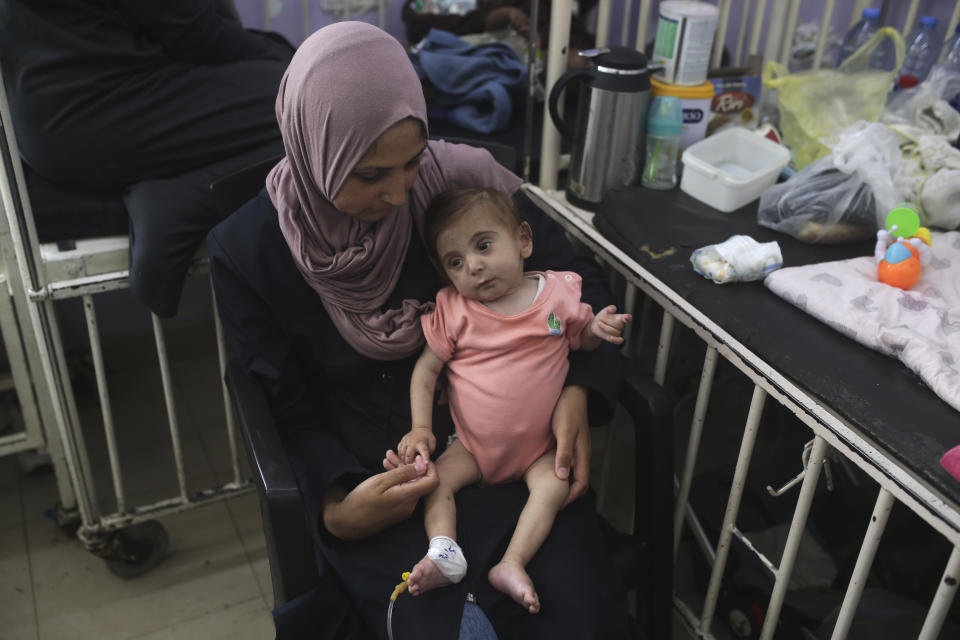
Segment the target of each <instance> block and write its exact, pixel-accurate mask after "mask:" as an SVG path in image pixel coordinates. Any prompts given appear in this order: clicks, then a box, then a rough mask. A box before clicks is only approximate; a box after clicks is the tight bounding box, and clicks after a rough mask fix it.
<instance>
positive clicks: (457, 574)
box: [427, 536, 467, 584]
mask: <svg viewBox="0 0 960 640" xmlns="http://www.w3.org/2000/svg"><path fill="white" fill-rule="evenodd" d="M427 557H428V558H430V559H431V560H433V563H434V564H435V565H437V568H438V569H440V573H442V574H443V575H444V577H446V578H447V580H449V581H450V582H452V583H454V584H456V583H458V582H460V581H461V580H463V576H465V575H467V559H466V558H464V557H463V550H462V549H461V548H460V545H458V544H457V543H456V542H454V541H453V539H452V538H448V537H447V536H437V537H436V538H432V539H431V540H430V548H429V549H427Z"/></svg>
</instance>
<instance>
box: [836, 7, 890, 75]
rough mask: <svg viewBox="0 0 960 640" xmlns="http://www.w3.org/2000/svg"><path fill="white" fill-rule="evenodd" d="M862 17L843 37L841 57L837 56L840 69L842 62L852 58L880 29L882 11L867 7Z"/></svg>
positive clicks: (871, 60) (871, 63) (871, 62)
mask: <svg viewBox="0 0 960 640" xmlns="http://www.w3.org/2000/svg"><path fill="white" fill-rule="evenodd" d="M860 15H861V16H862V17H861V18H860V19H859V20H858V21H857V22H856V23H854V25H853V26H852V27H850V29H849V30H848V31H847V33H846V34H844V36H843V43H842V44H841V45H840V55H838V56H837V66H838V67H839V66H840V63H841V62H843V61H844V60H846V59H847V58H849V57H850V56H852V55H853V52H854V51H856V50H857V49H859V48H860V47H862V46H863V43H864V42H866V41H867V40H869V39H870V37H871V36H873V34H875V33H876V32H877V30H878V29H879V28H880V9H875V8H873V7H867V8H866V9H864V10H863V13H862V14H860ZM870 66H873V58H871V59H870Z"/></svg>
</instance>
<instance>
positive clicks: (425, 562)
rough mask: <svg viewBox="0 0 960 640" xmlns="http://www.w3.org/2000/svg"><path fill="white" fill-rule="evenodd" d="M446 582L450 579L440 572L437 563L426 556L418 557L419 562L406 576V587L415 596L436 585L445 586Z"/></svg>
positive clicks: (448, 582)
mask: <svg viewBox="0 0 960 640" xmlns="http://www.w3.org/2000/svg"><path fill="white" fill-rule="evenodd" d="M448 584H450V580H448V579H447V577H446V576H445V575H443V574H442V573H440V569H439V568H438V567H437V565H436V564H434V562H433V560H431V559H430V558H428V557H427V556H423V557H422V558H421V559H420V562H418V563H417V564H416V566H414V567H413V571H411V572H410V577H408V578H407V589H409V590H410V593H411V594H412V595H415V596H418V595H420V594H421V593H426V592H427V591H430V590H431V589H436V588H437V587H445V586H447V585H448Z"/></svg>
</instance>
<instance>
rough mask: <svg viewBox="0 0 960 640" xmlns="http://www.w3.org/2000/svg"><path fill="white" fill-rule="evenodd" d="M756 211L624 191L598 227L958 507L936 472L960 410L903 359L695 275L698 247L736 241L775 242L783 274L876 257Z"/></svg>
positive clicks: (735, 286) (955, 490) (753, 287)
mask: <svg viewBox="0 0 960 640" xmlns="http://www.w3.org/2000/svg"><path fill="white" fill-rule="evenodd" d="M757 206H758V203H757V202H754V203H752V204H750V205H747V206H745V207H743V208H742V209H740V210H738V211H734V212H732V213H722V212H720V211H717V210H716V209H714V208H712V207H710V206H708V205H706V204H703V203H701V202H700V201H698V200H696V199H694V198H692V197H690V196H688V195H687V194H685V193H683V192H681V191H680V190H679V189H676V190H672V191H654V190H650V189H644V188H641V187H626V188H622V189H618V190H614V191H613V192H611V193H610V194H609V195H608V197H607V198H606V199H605V202H604V204H603V206H602V207H601V208H600V210H599V211H598V213H597V215H596V217H595V219H594V224H595V225H596V227H597V229H598V230H599V231H600V232H601V233H602V234H603V235H604V236H605V237H606V238H608V239H609V240H610V241H611V242H613V243H614V244H615V245H617V246H618V247H619V248H620V249H622V250H623V251H624V252H626V253H627V254H629V255H630V256H631V257H632V258H633V259H634V260H636V261H637V262H638V263H640V264H641V265H642V266H643V267H644V268H646V269H647V270H649V271H650V272H651V273H652V274H653V275H654V276H655V277H657V278H659V279H661V280H662V281H663V282H664V283H665V284H666V285H667V286H668V287H670V288H671V289H672V290H673V291H675V292H677V293H678V294H679V295H680V296H682V297H683V298H684V299H686V300H687V301H688V302H690V303H691V304H692V305H693V306H695V307H696V308H697V309H698V310H700V311H701V312H702V313H703V314H705V315H706V316H708V317H709V318H710V319H711V320H712V321H713V322H715V323H716V324H717V325H719V326H720V327H721V328H722V329H723V330H724V331H726V332H727V333H729V334H730V335H731V336H732V337H733V338H734V339H736V340H737V341H739V342H740V343H742V344H743V345H744V346H745V347H746V348H747V349H749V350H750V351H752V352H753V353H755V354H756V355H757V356H759V357H760V358H761V359H762V360H764V361H765V362H767V363H768V364H770V365H771V366H772V367H773V368H774V369H776V370H777V371H778V372H780V373H781V374H782V375H783V376H784V377H786V378H788V379H790V380H792V381H793V382H794V383H795V384H797V385H798V386H799V387H800V388H802V389H804V390H806V391H807V392H808V393H809V394H810V395H812V396H813V397H815V398H817V399H818V400H819V401H820V402H822V403H823V404H824V405H825V406H827V407H829V408H830V409H831V410H832V411H833V412H835V413H836V414H837V415H839V416H840V417H842V418H843V419H844V420H846V421H847V422H848V423H849V424H851V425H852V426H853V427H854V428H855V429H857V430H859V431H860V432H861V433H862V434H864V435H865V436H866V437H867V438H868V439H869V440H870V441H871V442H872V444H874V446H876V447H877V448H878V449H880V450H882V451H884V452H885V453H886V454H887V455H889V456H890V457H892V458H894V459H896V460H899V461H900V463H901V465H902V466H904V467H906V468H907V469H909V470H910V471H912V472H913V473H914V474H915V475H916V476H918V477H919V478H921V479H922V480H923V481H925V482H926V483H928V484H930V485H932V486H933V487H934V488H935V489H937V490H938V491H939V492H941V493H942V494H943V495H944V497H946V498H947V499H948V500H950V501H952V502H953V503H954V506H955V507H958V508H960V483H958V482H957V481H956V480H954V479H953V478H952V477H951V476H950V475H949V474H948V473H947V472H946V471H945V470H944V469H943V468H942V467H941V466H940V457H941V456H942V455H943V454H944V453H945V452H946V451H947V450H948V449H950V448H952V447H954V446H956V445H958V444H960V413H958V412H957V411H956V410H955V409H953V408H952V407H951V406H950V405H948V404H947V403H946V402H944V401H943V400H942V399H940V397H939V396H937V395H936V394H935V393H934V392H933V391H931V390H930V388H929V387H927V386H926V384H925V383H924V382H923V381H922V380H921V379H920V378H919V377H918V376H917V375H915V374H914V373H913V372H912V371H910V370H909V369H908V368H907V367H906V366H904V365H903V364H902V363H901V362H900V361H899V360H896V359H894V358H891V357H888V356H886V355H884V354H882V353H880V352H878V351H874V350H872V349H870V348H868V347H866V346H863V345H861V344H859V343H858V342H856V341H854V340H852V339H850V338H848V337H847V336H845V335H843V334H841V333H839V332H837V331H834V330H833V329H831V328H830V327H828V326H827V325H825V324H823V323H822V322H820V321H819V320H817V319H816V318H815V317H813V316H811V315H808V314H807V313H805V312H803V311H801V310H800V309H798V308H796V307H794V306H793V305H791V304H790V303H788V302H787V301H785V300H783V299H782V298H780V297H779V296H777V295H776V294H774V293H773V292H771V291H769V290H768V289H766V288H765V287H764V286H763V284H762V283H761V282H748V283H728V284H723V285H718V284H714V283H713V282H712V281H710V280H707V279H706V278H703V277H702V276H700V275H699V274H697V273H696V272H695V271H694V270H693V267H692V265H691V264H690V255H691V253H693V251H694V249H697V248H699V247H703V246H706V245H710V244H716V243H719V242H723V241H724V240H726V239H727V238H729V237H730V236H732V235H736V234H745V235H749V236H751V237H753V238H754V239H755V240H757V241H758V242H769V241H771V240H776V241H777V242H778V243H779V245H780V248H781V252H782V254H783V261H784V266H785V267H789V266H798V265H804V264H812V263H818V262H827V261H831V260H842V259H846V258H852V257H857V256H866V255H873V244H874V243H873V240H865V241H863V242H858V243H849V244H842V245H824V244H818V245H810V244H804V243H802V242H800V241H798V240H795V239H793V238H792V237H790V236H787V235H785V234H782V233H778V232H775V231H772V230H770V229H766V228H764V227H761V226H759V225H758V224H757V222H756V219H757ZM670 249H673V251H672V252H671V251H670ZM654 256H657V257H654Z"/></svg>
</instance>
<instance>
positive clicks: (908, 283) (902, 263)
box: [877, 242, 923, 291]
mask: <svg viewBox="0 0 960 640" xmlns="http://www.w3.org/2000/svg"><path fill="white" fill-rule="evenodd" d="M895 247H906V248H907V249H909V250H910V251H909V253H910V256H909V257H906V258H903V259H901V260H899V261H897V262H888V261H887V259H886V258H887V256H884V259H883V260H881V261H880V264H879V265H877V280H879V281H880V282H883V283H885V284H888V285H890V286H891V287H897V288H900V289H903V290H904V291H906V290H907V289H909V288H910V287H912V286H913V285H915V284H917V280H919V279H920V274H921V273H923V267H921V266H920V252H919V251H917V250H916V249H915V248H914V247H913V245H912V244H910V243H909V242H895V243H893V244H892V245H890V247H889V248H888V249H887V254H890V253H891V251H890V249H895ZM896 253H897V255H900V253H901V252H899V251H897V252H896Z"/></svg>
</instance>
